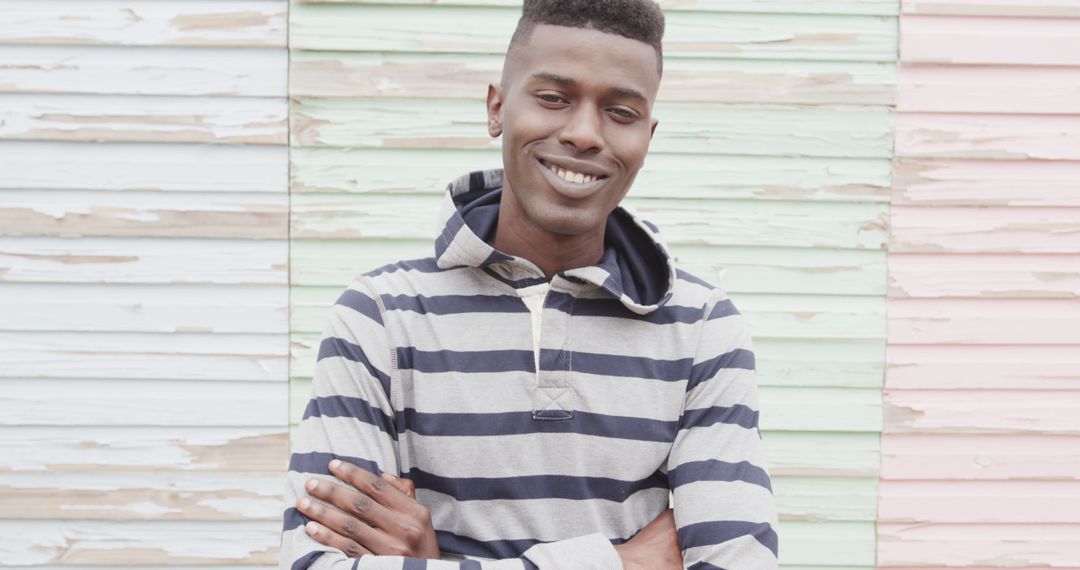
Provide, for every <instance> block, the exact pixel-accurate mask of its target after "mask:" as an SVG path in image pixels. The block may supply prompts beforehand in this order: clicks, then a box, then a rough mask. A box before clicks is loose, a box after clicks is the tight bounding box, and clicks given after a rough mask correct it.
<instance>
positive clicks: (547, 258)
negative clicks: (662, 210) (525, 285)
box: [492, 190, 604, 279]
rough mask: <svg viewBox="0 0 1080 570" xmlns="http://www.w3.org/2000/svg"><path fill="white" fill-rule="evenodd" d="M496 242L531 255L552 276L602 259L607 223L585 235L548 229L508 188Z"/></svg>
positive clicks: (505, 250) (515, 252) (508, 251)
mask: <svg viewBox="0 0 1080 570" xmlns="http://www.w3.org/2000/svg"><path fill="white" fill-rule="evenodd" d="M492 245H493V246H494V247H495V249H497V250H499V251H501V252H502V253H506V254H509V255H513V256H515V257H521V258H524V259H528V260H529V261H531V262H533V263H534V264H535V265H536V266H537V267H539V268H540V270H541V271H543V272H544V276H545V277H547V278H548V279H551V278H552V276H554V275H555V274H556V273H559V272H560V271H566V270H568V269H576V268H578V267H588V266H590V265H596V264H597V263H599V262H600V260H601V259H602V258H603V257H604V226H600V227H599V228H598V229H597V231H595V232H590V233H588V234H583V235H570V236H564V235H559V234H553V233H551V232H547V231H544V230H543V229H541V228H540V227H538V226H537V225H536V224H535V223H533V222H532V221H531V220H529V218H528V217H527V216H526V215H525V213H524V212H523V211H521V208H520V206H519V205H518V203H517V200H515V199H514V198H513V196H511V195H510V193H509V192H506V191H505V190H504V191H503V193H502V197H501V199H500V201H499V220H498V223H497V225H496V226H495V239H494V240H493V243H492Z"/></svg>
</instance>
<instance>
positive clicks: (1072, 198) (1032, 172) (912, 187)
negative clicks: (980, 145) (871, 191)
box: [892, 113, 1080, 206]
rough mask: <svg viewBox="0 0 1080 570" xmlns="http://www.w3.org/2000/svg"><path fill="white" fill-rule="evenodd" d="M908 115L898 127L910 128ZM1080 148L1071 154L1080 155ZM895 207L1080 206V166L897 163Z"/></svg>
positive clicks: (901, 116)
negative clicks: (907, 120)
mask: <svg viewBox="0 0 1080 570" xmlns="http://www.w3.org/2000/svg"><path fill="white" fill-rule="evenodd" d="M906 115H907V113H900V114H899V115H898V116H897V121H898V122H901V121H903V122H906V118H905V117H906ZM984 116H985V115H984ZM1075 146H1076V148H1073V149H1071V150H1070V151H1067V152H1080V145H1075ZM892 203H893V205H900V206H1080V161H1049V160H1010V161H1001V160H964V159H948V158H945V159H915V158H896V159H894V162H893V193H892Z"/></svg>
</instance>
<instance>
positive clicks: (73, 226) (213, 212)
mask: <svg viewBox="0 0 1080 570" xmlns="http://www.w3.org/2000/svg"><path fill="white" fill-rule="evenodd" d="M288 205H289V202H288V197H287V196H285V195H282V194H256V193H250V192H249V193H243V194H225V193H219V192H215V193H205V194H204V193H194V192H184V193H180V192H170V193H161V192H123V193H118V192H97V191H61V190H56V191H41V190H22V191H20V190H5V191H4V194H3V196H0V235H7V236H12V235H14V236H93V237H209V238H239V239H284V238H286V237H287V236H288V231H289V228H288Z"/></svg>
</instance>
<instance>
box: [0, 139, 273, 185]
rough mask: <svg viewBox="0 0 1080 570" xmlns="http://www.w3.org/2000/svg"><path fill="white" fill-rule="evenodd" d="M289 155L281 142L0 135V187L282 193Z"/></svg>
mask: <svg viewBox="0 0 1080 570" xmlns="http://www.w3.org/2000/svg"><path fill="white" fill-rule="evenodd" d="M288 155H289V149H288V148H286V147H284V146H281V145H216V144H214V145H208V144H170V143H163V142H155V143H154V144H143V143H108V144H86V143H85V142H68V141H0V171H2V172H3V173H4V176H3V177H0V188H5V189H7V188H10V189H13V190H29V189H43V190H60V189H71V190H83V189H92V190H152V191H162V192H171V191H194V192H274V193H282V194H284V193H287V192H288V189H289V186H288V184H289V167H288ZM60 156H62V157H63V158H64V159H63V160H57V157H60Z"/></svg>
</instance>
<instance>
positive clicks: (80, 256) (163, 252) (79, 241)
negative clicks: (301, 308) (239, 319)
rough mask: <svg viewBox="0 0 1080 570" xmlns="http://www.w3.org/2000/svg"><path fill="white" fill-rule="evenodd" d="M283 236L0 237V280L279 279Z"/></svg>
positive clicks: (282, 279) (284, 262)
mask: <svg viewBox="0 0 1080 570" xmlns="http://www.w3.org/2000/svg"><path fill="white" fill-rule="evenodd" d="M287 257H288V243H287V242H286V241H285V240H225V239H195V238H190V239H189V238H172V239H169V238H62V237H43V238H38V237H0V282H9V283H159V284H164V283H213V284H220V285H239V284H253V285H281V284H285V283H286V282H287V280H288V259H287Z"/></svg>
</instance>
